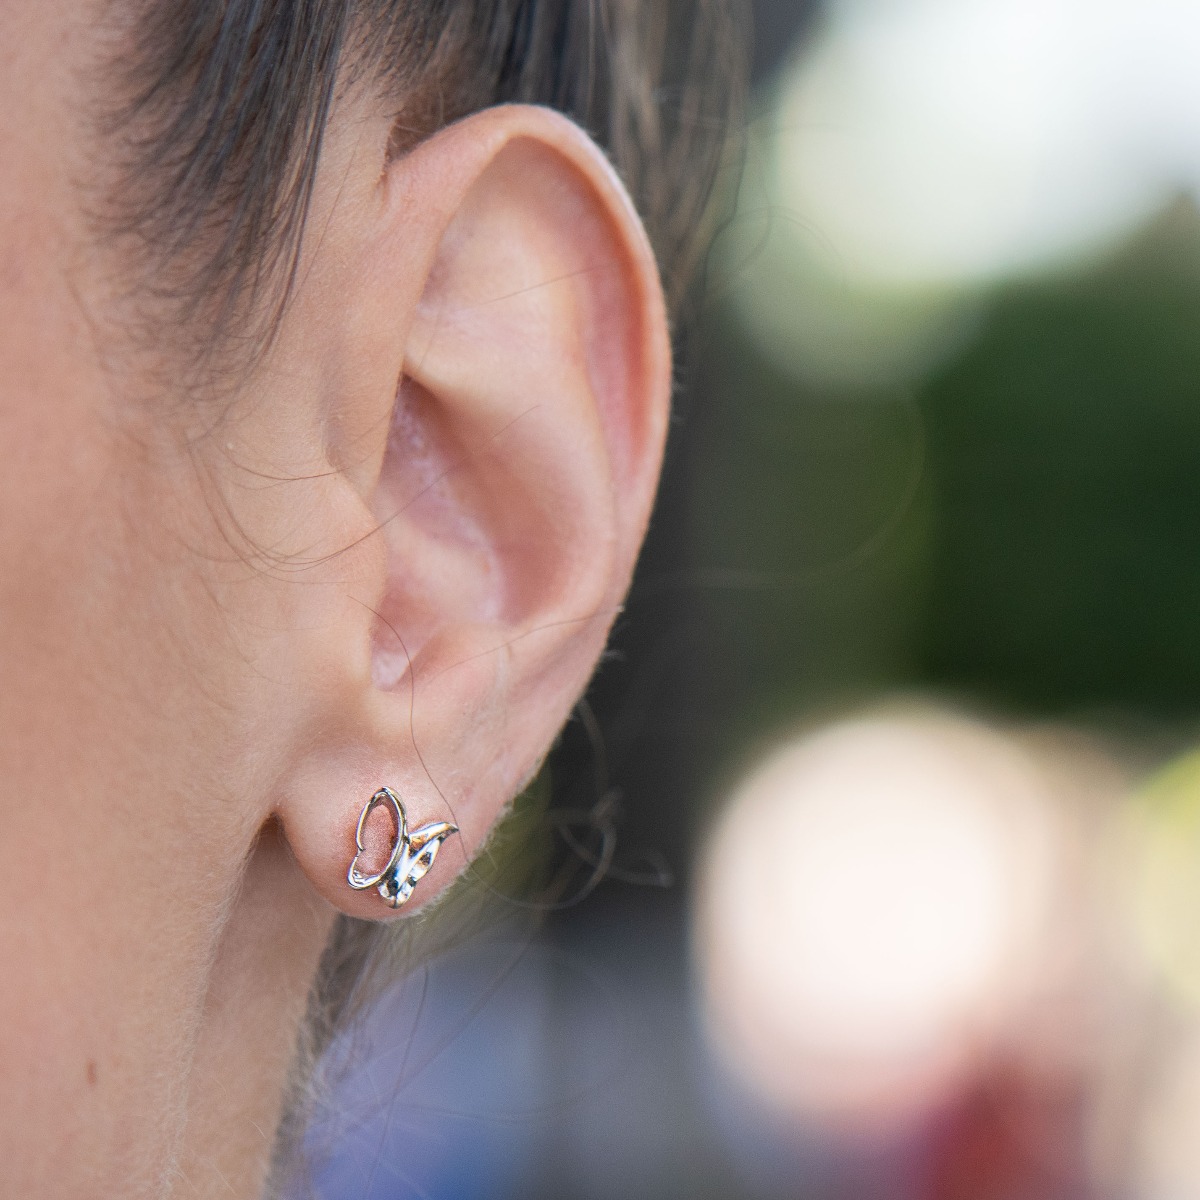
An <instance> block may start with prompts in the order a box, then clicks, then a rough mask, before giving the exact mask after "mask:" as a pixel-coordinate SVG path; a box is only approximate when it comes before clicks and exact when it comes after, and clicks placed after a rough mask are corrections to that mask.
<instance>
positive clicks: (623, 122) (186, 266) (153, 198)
mask: <svg viewBox="0 0 1200 1200" xmlns="http://www.w3.org/2000/svg"><path fill="white" fill-rule="evenodd" d="M738 3H739V0H223V2H218V0H173V2H172V3H163V2H162V0H114V8H113V10H112V11H113V13H114V17H115V21H116V25H117V30H118V39H119V40H118V42H117V44H118V45H119V46H120V47H121V54H120V56H119V58H118V60H117V69H118V76H119V87H118V89H117V92H116V94H117V96H118V97H119V100H118V103H117V104H116V105H115V106H113V107H112V108H111V109H110V110H109V111H108V112H107V113H106V115H105V117H104V125H105V130H104V133H105V137H104V141H105V143H106V144H108V145H110V146H112V145H115V146H116V148H117V152H116V161H117V163H118V164H119V168H118V169H119V178H118V179H117V181H116V186H115V187H114V188H113V196H114V197H115V201H116V202H115V204H113V205H110V206H108V208H107V209H106V211H107V212H108V213H109V214H110V215H109V217H108V218H107V219H109V220H110V223H111V224H112V225H113V226H115V229H116V231H117V232H118V233H120V234H122V235H124V237H123V242H124V243H126V244H128V243H132V244H133V246H134V248H135V250H136V255H135V259H134V261H137V262H138V263H140V265H141V268H142V269H141V270H140V271H139V274H138V281H137V285H136V290H137V291H138V292H139V293H140V294H141V295H142V297H143V298H144V299H143V302H145V301H146V300H148V301H149V305H148V311H149V312H150V313H151V314H152V321H151V323H152V325H153V326H154V329H153V333H154V336H155V337H156V338H160V337H161V336H162V335H163V334H164V332H166V333H168V334H170V340H173V341H177V340H179V337H180V334H181V331H185V330H186V331H190V335H189V337H190V341H191V344H190V345H189V346H187V347H186V348H187V349H188V350H190V351H192V352H193V353H201V354H202V356H203V357H204V358H205V359H206V360H208V361H209V363H210V365H211V363H212V361H213V357H214V356H213V349H214V348H215V347H217V348H220V353H221V355H222V356H223V355H224V354H225V353H226V351H227V350H228V349H229V348H230V342H231V339H232V333H233V330H235V329H237V330H239V331H241V332H239V335H238V339H237V340H238V342H239V343H240V344H241V345H242V346H243V348H244V349H250V350H253V348H254V347H256V346H257V347H261V345H262V344H263V342H264V341H265V340H266V339H267V338H269V335H270V332H271V330H272V329H273V327H274V326H275V324H276V323H277V321H278V319H279V316H280V314H281V313H282V310H283V307H284V306H285V304H286V302H287V297H288V294H289V291H290V286H291V280H292V275H293V272H294V270H295V264H296V261H297V254H298V249H299V244H300V239H301V236H302V233H303V229H304V222H305V216H306V213H307V209H308V204H309V199H310V196H311V192H312V187H313V181H314V177H315V173H316V167H317V162H318V160H319V157H320V153H321V142H322V136H323V133H324V130H325V126H326V122H327V119H328V117H329V113H330V110H331V107H332V105H333V102H334V99H335V96H336V94H337V89H338V88H339V87H342V86H346V85H347V84H348V83H355V84H359V85H364V86H366V87H368V88H371V89H375V90H376V91H377V92H378V94H379V96H380V98H381V100H382V101H384V102H386V103H388V104H390V105H391V106H392V107H393V110H394V114H395V117H394V135H393V142H394V148H395V149H396V150H397V151H400V150H403V149H404V148H405V147H406V146H408V145H411V144H414V143H415V142H416V141H418V140H420V139H421V138H422V137H424V136H427V135H428V134H429V133H431V132H433V131H435V130H436V129H437V128H439V127H441V126H442V125H444V124H446V123H448V122H450V121H452V120H454V119H456V118H458V117H461V116H463V115H466V114H468V113H470V112H472V111H475V110H477V109H480V108H483V107H486V106H488V105H491V104H495V103H502V102H506V101H522V102H529V103H539V104H546V105H549V106H551V107H553V108H556V109H558V110H560V111H562V112H564V113H566V114H567V115H569V116H571V117H572V118H574V119H575V120H576V121H577V122H579V124H581V125H582V126H583V127H584V128H585V129H587V130H588V132H590V133H591V134H592V135H593V137H595V138H596V140H597V141H598V142H599V143H600V144H601V145H602V146H603V147H604V148H605V149H606V150H607V151H608V153H609V155H610V157H611V158H612V160H613V161H614V163H615V165H616V166H617V169H618V170H619V171H620V173H621V175H622V176H623V178H624V179H625V182H626V184H627V185H628V187H629V189H630V191H631V193H632V194H633V197H634V199H635V201H636V202H637V204H638V205H639V207H640V209H641V212H642V214H643V217H644V218H645V220H646V223H647V226H648V228H649V229H650V233H651V238H652V240H653V242H654V244H655V248H656V250H657V252H658V255H659V261H660V263H661V264H662V267H663V273H664V279H665V282H666V285H667V290H668V294H669V295H670V296H672V297H674V298H677V297H678V296H679V295H680V294H681V292H682V290H683V288H684V286H685V281H686V280H687V279H688V278H689V277H690V276H691V273H692V269H693V267H694V264H695V260H696V256H697V253H698V252H699V250H700V248H701V247H702V245H703V243H704V232H705V222H704V215H705V211H706V205H707V202H708V199H709V194H710V189H711V186H712V183H713V179H714V175H715V172H716V170H717V167H718V164H719V161H720V156H721V151H722V146H723V143H724V137H725V134H726V131H727V129H728V126H729V116H730V108H731V104H732V103H733V102H734V101H735V99H736V97H738V96H739V94H740V87H741V81H742V74H743V59H744V56H743V49H742V46H743V41H744V29H743V25H742V22H741V21H739V19H738V14H737V12H736V11H735V9H736V8H737V6H738ZM130 43H132V52H130ZM151 281H153V282H151ZM154 314H157V319H154ZM247 330H249V333H246V332H245V331H247ZM172 331H173V332H172Z"/></svg>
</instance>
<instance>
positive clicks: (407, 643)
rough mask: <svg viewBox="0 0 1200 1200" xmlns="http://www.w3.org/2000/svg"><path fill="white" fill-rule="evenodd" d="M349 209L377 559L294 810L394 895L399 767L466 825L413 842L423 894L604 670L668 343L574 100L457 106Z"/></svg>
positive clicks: (313, 838)
mask: <svg viewBox="0 0 1200 1200" xmlns="http://www.w3.org/2000/svg"><path fill="white" fill-rule="evenodd" d="M355 212H356V214H357V218H356V219H359V220H361V223H362V226H363V228H362V231H361V233H362V236H361V239H360V244H361V247H362V253H363V255H364V259H363V262H362V264H361V265H362V269H361V271H359V272H357V273H353V272H348V273H347V274H346V276H345V278H347V279H349V278H353V279H354V280H355V282H354V283H353V284H352V285H351V286H352V287H353V288H354V289H355V294H354V295H352V296H345V297H342V299H343V301H344V304H345V312H346V313H348V314H353V315H352V317H351V318H347V319H346V322H345V327H346V334H345V338H344V342H343V343H342V344H341V345H340V353H341V355H342V356H343V361H344V363H346V364H347V365H346V366H345V367H344V369H342V370H341V371H339V372H335V373H334V376H335V378H336V379H337V380H338V386H337V388H336V389H335V391H334V393H333V394H332V395H331V396H329V397H327V404H328V405H330V406H335V407H339V408H340V410H341V411H340V412H339V413H338V416H337V419H336V420H334V421H330V422H329V423H328V428H331V429H333V430H335V431H336V430H346V431H353V437H354V447H355V452H354V453H350V451H349V449H348V447H347V446H346V445H344V444H342V445H339V443H338V441H337V439H336V438H335V439H333V440H332V441H331V444H330V447H329V455H330V459H331V461H334V462H335V463H341V464H347V463H353V464H354V466H353V468H350V467H347V466H345V465H343V466H342V467H341V468H340V469H342V470H344V471H345V472H346V474H347V477H348V478H350V477H351V476H352V477H353V485H354V487H355V489H356V491H357V493H358V494H359V496H360V497H361V503H362V505H363V507H364V509H365V510H366V511H365V513H364V517H365V519H366V520H368V521H369V522H370V523H371V528H372V531H373V532H372V533H371V535H370V536H371V538H372V539H373V544H374V547H375V552H374V553H373V555H372V556H371V561H372V562H373V564H374V570H373V574H372V576H371V578H370V580H369V581H367V583H366V585H365V586H364V583H363V581H362V580H361V579H360V580H358V581H356V584H355V587H354V589H353V595H348V596H347V603H348V604H351V605H357V607H358V609H359V610H360V611H359V619H358V620H346V621H342V622H337V623H335V624H333V625H331V626H328V627H327V628H326V629H325V630H324V631H323V633H322V635H321V639H320V646H319V655H320V658H321V659H322V661H323V663H324V664H326V669H327V670H328V669H332V670H334V671H337V670H339V669H340V668H339V666H338V664H341V663H346V664H351V663H361V662H362V661H363V659H364V654H365V655H366V657H367V658H369V661H370V664H371V667H370V671H369V674H368V675H367V676H364V675H363V674H362V673H361V671H360V672H358V673H355V672H352V671H349V670H347V672H346V678H345V679H344V680H343V685H342V686H339V687H335V688H332V689H330V695H331V697H332V696H336V697H337V698H338V700H337V703H338V706H339V711H337V712H336V713H334V712H329V713H326V714H324V717H325V724H324V730H323V736H322V737H320V738H318V739H314V741H313V742H312V743H311V745H310V748H309V750H308V752H307V753H306V754H305V755H304V756H303V758H304V761H302V762H299V761H298V762H297V764H296V766H297V770H296V772H295V773H294V775H293V776H292V778H291V780H290V781H289V783H288V786H287V787H286V789H285V795H284V797H283V798H282V800H281V805H280V809H281V811H280V816H281V818H282V819H283V822H284V826H285V829H286V831H287V834H288V837H289V839H290V840H291V843H292V845H293V849H294V850H295V853H296V855H297V858H298V859H299V861H300V863H301V865H302V866H303V867H304V868H305V870H306V871H307V873H308V874H309V876H310V878H311V879H312V881H313V882H314V884H315V885H316V886H317V887H318V890H320V891H321V892H322V894H324V895H325V896H326V897H327V898H328V899H330V900H332V901H333V902H334V903H336V904H338V905H339V906H340V907H342V908H344V909H345V910H346V911H348V912H351V913H354V914H356V915H362V916H371V915H376V916H382V915H386V913H387V912H389V911H391V910H390V909H389V908H388V907H387V905H386V904H384V903H383V902H381V900H380V899H379V898H377V897H376V898H375V903H374V904H371V902H370V900H371V897H372V896H373V893H370V892H368V890H367V889H356V888H353V887H351V886H350V885H349V884H348V882H347V871H348V869H349V867H350V864H351V861H352V859H354V858H355V855H356V853H357V846H356V839H355V831H356V828H357V829H359V831H360V832H361V826H360V825H359V815H360V813H361V812H362V811H363V807H364V804H365V803H366V801H367V799H368V798H369V797H370V796H371V795H373V794H375V793H376V792H377V789H379V788H381V787H383V786H385V785H388V786H392V787H393V788H394V789H395V790H396V791H397V792H399V793H400V794H402V795H404V796H405V797H406V798H407V800H408V803H409V805H410V807H409V809H408V812H407V819H408V821H409V822H410V823H415V824H416V825H425V824H427V823H429V822H438V821H444V822H447V823H449V824H452V825H454V826H455V827H456V831H457V829H461V835H460V836H459V837H450V840H449V841H448V842H447V843H446V846H445V849H444V850H442V851H441V852H440V854H439V855H438V857H437V860H436V863H434V862H433V857H434V855H433V854H429V855H427V856H426V859H427V861H425V860H423V861H422V862H420V863H418V864H417V866H418V867H419V868H421V869H422V873H423V870H424V869H428V870H429V877H428V879H425V880H422V881H421V882H420V885H419V888H418V889H417V892H416V896H415V897H414V901H413V903H414V904H416V903H418V902H419V901H420V899H421V897H422V895H425V896H431V895H433V894H436V892H437V891H438V890H439V888H440V885H441V884H443V883H445V882H446V881H447V880H448V879H449V878H450V876H451V875H452V874H453V871H454V869H455V868H456V867H457V868H459V869H461V868H462V866H463V865H464V862H465V861H466V857H467V856H469V854H470V852H471V851H473V850H474V849H476V848H478V847H479V845H480V844H481V843H482V841H483V839H484V838H485V836H486V834H487V832H488V830H489V829H490V827H491V825H492V824H493V823H494V821H495V819H496V818H497V816H498V815H499V813H500V811H501V810H502V809H503V807H504V806H505V804H506V803H507V802H508V801H509V800H510V799H511V797H512V795H513V794H514V792H515V791H516V790H517V788H518V786H519V785H520V783H521V782H522V781H523V780H524V779H525V778H526V777H527V776H528V774H529V772H530V771H531V770H532V769H533V767H534V765H535V764H536V763H537V762H538V761H540V759H541V757H542V755H544V753H545V751H546V749H547V747H548V745H549V743H550V742H551V741H552V740H553V738H554V737H555V735H556V734H557V731H558V729H559V728H560V727H561V725H562V723H563V722H564V720H565V719H566V717H567V716H568V714H569V712H570V709H571V707H572V705H573V703H574V701H575V700H576V698H577V697H578V695H579V693H580V691H581V690H582V689H583V687H584V686H585V685H586V683H587V681H588V678H589V677H590V674H591V672H592V670H593V669H594V666H595V663H596V661H597V659H598V656H599V654H600V652H601V650H602V648H603V644H604V641H605V639H606V637H607V632H608V629H609V626H610V624H611V622H612V620H613V617H614V616H615V614H616V612H617V610H618V608H619V606H620V603H621V600H622V597H623V595H624V592H625V590H626V588H627V586H628V583H629V579H630V576H631V573H632V569H633V565H634V561H635V559H636V555H637V550H638V548H639V546H640V543H641V539H642V536H643V533H644V530H645V526H646V522H647V520H648V516H649V510H650V506H651V503H652V499H653V495H654V490H655V486H656V481H657V474H658V469H659V463H660V459H661V454H662V443H663V438H664V433H665V428H666V418H667V407H668V399H669V392H670V363H669V348H668V339H667V333H666V321H665V316H664V309H663V302H662V297H661V292H660V289H659V285H658V278H657V273H656V270H655V267H654V264H653V260H652V256H651V254H650V251H649V248H648V245H647V243H646V239H645V236H644V234H643V232H642V230H641V227H640V224H639V223H638V220H637V217H636V215H635V214H634V211H633V208H632V206H631V205H630V203H629V201H628V199H627V197H626V196H625V194H624V192H623V190H622V189H621V187H620V185H619V183H618V182H617V180H616V178H615V176H614V175H613V173H612V171H611V169H610V168H609V166H608V164H607V163H606V161H605V160H604V159H603V156H602V155H601V153H600V152H599V150H597V149H596V148H595V147H594V145H592V144H591V143H590V141H589V140H588V139H587V138H586V136H585V135H584V134H583V133H582V132H581V131H580V130H579V129H578V128H577V127H575V126H574V125H572V124H570V123H569V122H567V121H566V120H565V119H564V118H562V117H560V116H558V115H556V114H553V113H551V112H549V111H547V110H542V109H536V108H527V107H523V106H512V107H506V108H500V109H494V110H489V111H487V112H485V113H480V114H478V115H476V116H474V117H471V118H468V119H467V120H465V121H462V122H460V123H459V124H458V125H456V126H452V127H450V128H449V129H446V130H443V131H442V132H441V133H439V134H437V135H436V136H435V137H433V138H431V139H430V140H429V141H428V142H427V143H425V144H423V145H422V146H420V147H418V148H417V149H416V150H414V151H413V152H412V153H411V154H410V155H408V156H407V157H406V158H404V159H402V160H400V161H398V162H395V163H393V164H391V166H390V168H389V170H388V172H387V174H386V176H385V180H384V184H383V194H382V198H381V202H380V204H379V206H378V209H377V210H376V211H374V212H368V213H367V214H366V215H365V216H364V215H363V214H362V210H355ZM313 312H315V309H314V310H313ZM397 380H399V381H400V384H399V386H398V387H397V384H396V381H397ZM381 411H382V412H386V413H387V414H388V415H387V419H386V420H385V421H380V420H379V419H378V414H379V413H380V412H381ZM373 414H374V415H373ZM363 639H366V640H367V643H368V644H367V646H366V647H365V649H364V645H363ZM333 730H336V733H334V735H333V736H332V737H330V736H329V735H330V732H331V731H333ZM397 834H398V835H399V830H397ZM446 836H449V835H448V834H447V835H446ZM396 844H397V845H398V844H399V843H398V842H397V843H396ZM441 844H442V842H441V840H437V846H440V845H441ZM376 852H377V853H378V847H376ZM435 853H436V847H435ZM369 857H370V856H369V855H368V858H369ZM364 861H365V860H364ZM414 861H415V860H414ZM374 870H375V871H376V872H378V870H379V867H378V865H376V866H375V867H374ZM368 874H369V872H368ZM401 886H402V881H401V882H400V883H397V888H399V887H401ZM398 894H399V892H397V895H398ZM384 899H386V897H384ZM405 899H407V895H406V896H405Z"/></svg>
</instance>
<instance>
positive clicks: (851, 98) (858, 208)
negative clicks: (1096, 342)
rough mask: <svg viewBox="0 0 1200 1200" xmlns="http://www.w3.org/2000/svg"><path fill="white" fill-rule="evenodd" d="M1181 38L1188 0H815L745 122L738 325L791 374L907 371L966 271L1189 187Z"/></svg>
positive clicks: (1116, 223)
mask: <svg viewBox="0 0 1200 1200" xmlns="http://www.w3.org/2000/svg"><path fill="white" fill-rule="evenodd" d="M1198 57H1200V5H1197V4H1195V3H1194V2H1192V0H1140V2H1139V3H1138V4H1128V3H1123V2H1118V0H840V2H838V0H834V2H833V3H832V5H831V7H830V12H829V15H828V18H827V19H826V21H825V23H824V25H823V27H822V29H821V31H820V33H819V35H818V36H817V38H816V39H815V42H814V43H813V44H812V45H811V46H810V47H809V48H808V52H807V53H806V54H805V55H804V56H803V57H802V58H801V59H800V60H799V61H798V62H797V63H796V65H795V67H794V68H793V70H792V71H791V72H790V74H789V75H788V76H787V77H786V78H785V79H784V80H783V81H782V83H781V86H780V89H779V92H778V95H777V97H776V100H775V104H774V106H773V109H772V111H771V112H770V113H769V114H768V115H767V118H766V120H765V122H764V127H765V132H764V133H763V134H762V135H761V136H760V137H757V138H756V139H754V141H753V144H752V148H751V155H750V168H751V169H750V172H749V175H748V179H747V185H746V187H745V188H744V194H743V199H742V204H741V215H740V222H739V224H740V225H741V226H742V229H741V230H740V232H739V233H738V234H736V235H735V236H734V237H733V238H732V244H731V247H730V257H731V258H732V259H733V261H734V262H735V263H736V264H739V265H738V266H737V267H736V268H735V269H736V270H737V271H738V272H739V277H740V278H741V279H742V282H744V284H745V286H743V287H740V288H738V289H737V292H736V294H737V298H738V301H739V305H740V306H741V308H742V309H743V312H744V314H745V317H746V323H747V326H748V327H749V328H750V330H751V332H753V333H754V334H755V336H756V337H757V339H758V340H759V342H760V344H761V346H762V348H763V349H764V350H765V351H766V352H767V354H768V356H769V357H770V358H772V359H773V360H774V361H775V362H776V363H777V364H779V365H781V366H782V367H783V368H784V369H786V370H789V371H790V372H792V373H795V374H797V375H798V376H800V377H801V378H810V379H813V380H815V381H817V382H824V383H830V382H832V383H835V384H837V383H850V384H854V383H859V382H868V383H876V382H879V381H881V380H883V381H890V380H905V379H911V378H913V377H914V376H915V375H918V374H920V373H921V372H922V371H924V370H926V369H928V367H929V366H930V365H931V364H932V363H934V362H936V361H937V359H938V358H939V357H940V356H942V355H945V354H947V353H949V352H950V351H951V350H952V349H953V347H954V346H955V345H956V344H957V341H958V338H959V335H960V332H961V314H960V315H959V316H960V319H959V320H956V319H954V312H953V311H952V310H955V309H956V307H957V306H958V305H961V304H962V303H963V302H964V300H966V299H968V298H969V297H970V296H971V294H972V293H974V292H977V291H978V290H979V289H980V288H981V287H983V286H984V285H987V284H989V283H992V282H994V281H996V280H1001V279H1005V278H1010V277H1013V276H1017V275H1027V274H1030V273H1032V272H1037V271H1044V270H1047V269H1057V268H1060V267H1062V266H1064V265H1069V264H1070V263H1072V262H1074V261H1076V260H1078V259H1080V258H1081V257H1087V256H1093V255H1095V254H1096V253H1097V252H1099V251H1101V250H1103V249H1104V248H1106V247H1108V246H1110V245H1113V244H1115V243H1117V242H1119V241H1120V240H1122V239H1124V238H1126V237H1127V236H1128V235H1129V234H1130V233H1131V232H1132V231H1134V230H1135V229H1137V228H1138V227H1139V226H1141V225H1143V224H1144V223H1145V222H1146V221H1147V220H1148V219H1150V218H1151V217H1153V216H1154V215H1155V214H1156V213H1158V212H1159V211H1161V210H1162V209H1163V208H1164V207H1165V206H1166V205H1167V204H1168V203H1169V202H1170V201H1171V200H1172V199H1173V198H1174V197H1176V196H1178V195H1180V194H1192V195H1193V197H1194V195H1195V193H1196V190H1197V187H1198V186H1200V89H1197V87H1196V84H1195V78H1196V66H1195V64H1196V61H1197V59H1198ZM768 226H769V228H768ZM756 248H758V249H757V251H756Z"/></svg>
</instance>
